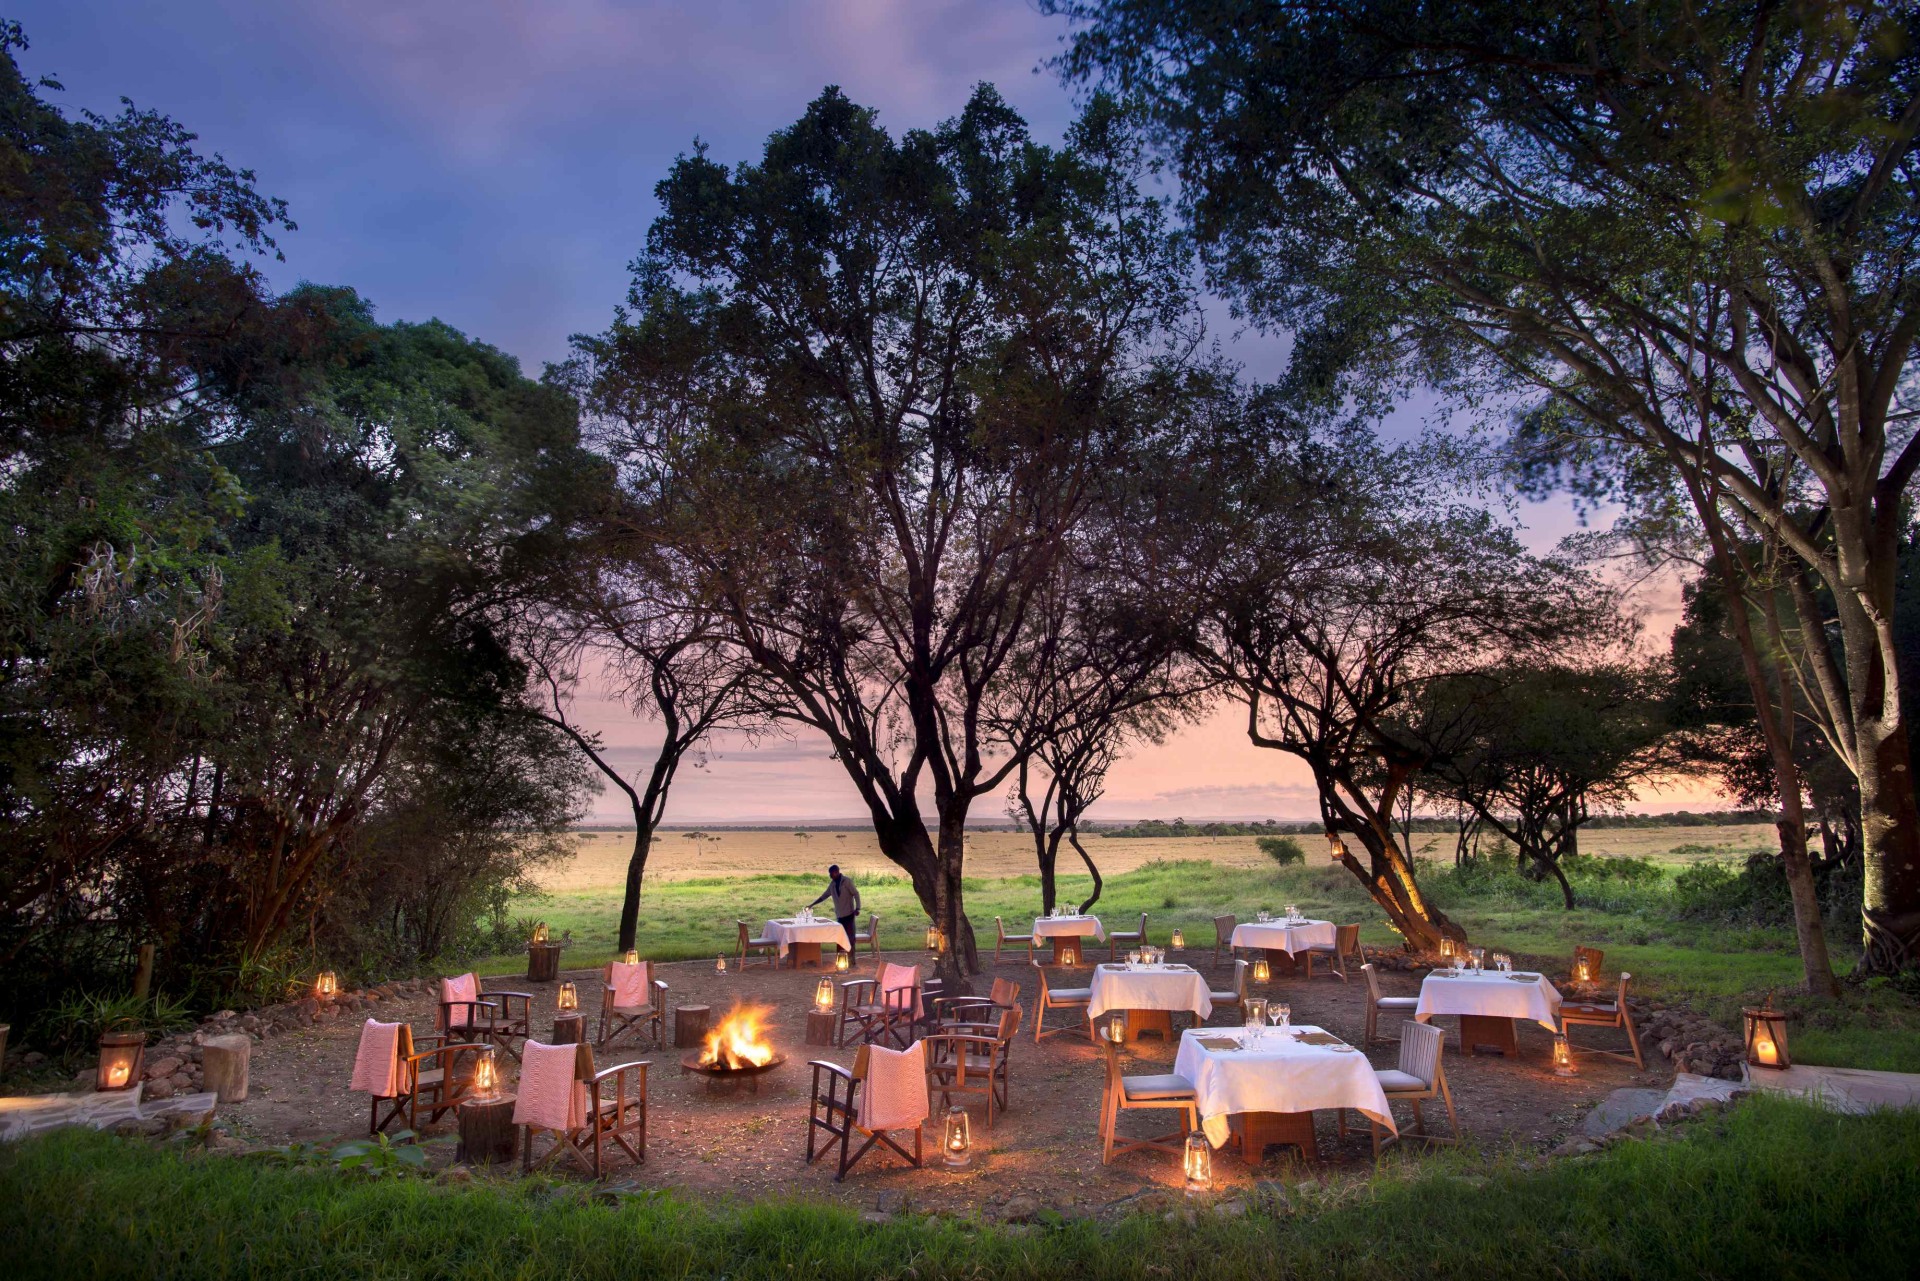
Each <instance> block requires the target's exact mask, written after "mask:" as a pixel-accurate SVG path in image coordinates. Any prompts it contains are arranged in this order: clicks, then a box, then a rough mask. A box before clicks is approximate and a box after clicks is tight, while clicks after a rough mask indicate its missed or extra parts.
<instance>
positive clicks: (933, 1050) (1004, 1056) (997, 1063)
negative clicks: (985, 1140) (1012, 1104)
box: [923, 1005, 1020, 1130]
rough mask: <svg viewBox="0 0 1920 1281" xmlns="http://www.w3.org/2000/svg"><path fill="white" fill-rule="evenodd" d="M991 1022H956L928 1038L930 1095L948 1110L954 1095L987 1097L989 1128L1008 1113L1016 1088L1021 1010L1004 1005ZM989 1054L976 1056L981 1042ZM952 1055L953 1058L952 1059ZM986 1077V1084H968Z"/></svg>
mask: <svg viewBox="0 0 1920 1281" xmlns="http://www.w3.org/2000/svg"><path fill="white" fill-rule="evenodd" d="M999 1008H1000V1014H999V1016H998V1017H997V1018H995V1019H993V1020H991V1021H984V1022H979V1023H953V1024H949V1025H946V1026H943V1027H942V1028H941V1030H940V1031H939V1032H937V1033H935V1034H934V1035H932V1036H929V1037H926V1038H925V1039H924V1041H923V1044H925V1045H926V1047H927V1093H928V1095H929V1096H932V1095H933V1094H934V1093H936V1092H937V1093H938V1094H939V1095H940V1106H941V1107H943V1108H944V1107H947V1106H948V1105H949V1104H950V1103H951V1102H952V1099H951V1095H953V1094H984V1096H985V1097H986V1100H987V1128H988V1129H989V1130H991V1129H992V1128H993V1118H994V1114H995V1112H996V1111H1000V1112H1004V1111H1006V1110H1007V1100H1008V1097H1009V1095H1010V1092H1011V1091H1012V1089H1013V1042H1014V1038H1015V1037H1017V1036H1019V1034H1020V1007H1019V1006H1017V1005H1014V1006H1002V1007H999ZM983 1042H984V1043H985V1044H986V1045H987V1046H988V1047H989V1049H988V1051H987V1052H986V1053H984V1054H982V1053H977V1052H976V1050H977V1049H978V1047H979V1043H983ZM949 1055H951V1057H949ZM980 1077H984V1078H985V1081H984V1084H974V1085H969V1084H968V1081H969V1079H977V1078H980Z"/></svg>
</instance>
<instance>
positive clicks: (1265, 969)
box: [1253, 956, 1273, 983]
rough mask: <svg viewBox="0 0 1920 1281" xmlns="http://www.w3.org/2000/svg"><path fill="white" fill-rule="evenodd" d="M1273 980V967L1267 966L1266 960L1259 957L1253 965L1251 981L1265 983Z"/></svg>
mask: <svg viewBox="0 0 1920 1281" xmlns="http://www.w3.org/2000/svg"><path fill="white" fill-rule="evenodd" d="M1272 978H1273V967H1272V966H1271V965H1268V964H1267V958H1266V957H1264V956H1263V957H1261V958H1260V959H1259V960H1257V961H1255V962H1254V963H1253V981H1254V982H1255V983H1266V982H1268V981H1270V980H1271V979H1272Z"/></svg>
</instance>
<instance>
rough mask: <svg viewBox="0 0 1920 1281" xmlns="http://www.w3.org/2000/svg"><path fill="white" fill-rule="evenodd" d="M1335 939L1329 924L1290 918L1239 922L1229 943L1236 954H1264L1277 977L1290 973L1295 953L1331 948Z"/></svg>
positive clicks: (1308, 918) (1335, 935)
mask: <svg viewBox="0 0 1920 1281" xmlns="http://www.w3.org/2000/svg"><path fill="white" fill-rule="evenodd" d="M1336 937H1337V934H1336V931H1335V928H1334V924H1333V922H1332V921H1316V920H1313V919H1312V918H1310V917H1294V918H1293V919H1291V920H1278V921H1246V922H1243V923H1241V924H1239V925H1236V926H1234V927H1233V935H1232V937H1231V938H1230V939H1229V942H1230V943H1231V944H1232V946H1233V947H1234V949H1235V950H1236V951H1238V950H1241V949H1245V950H1248V951H1264V952H1265V953H1266V954H1267V966H1268V969H1269V970H1270V971H1271V972H1272V973H1273V974H1276V975H1279V974H1291V973H1293V958H1294V955H1295V954H1296V953H1299V952H1304V951H1306V950H1307V949H1308V948H1310V947H1332V946H1333V944H1334V940H1335V938H1336Z"/></svg>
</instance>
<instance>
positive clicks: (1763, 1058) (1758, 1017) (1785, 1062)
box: [1740, 996, 1793, 1068]
mask: <svg viewBox="0 0 1920 1281" xmlns="http://www.w3.org/2000/svg"><path fill="white" fill-rule="evenodd" d="M1740 1014H1741V1017H1742V1018H1744V1019H1745V1020H1746V1024H1747V1065H1748V1066H1749V1067H1763V1068H1789V1067H1792V1066H1793V1060H1792V1059H1790V1058H1788V1057H1787V1015H1786V1012H1785V1011H1784V1010H1776V1009H1774V1008H1773V998H1772V997H1771V996H1769V997H1768V998H1767V1001H1766V1004H1765V1005H1763V1006H1762V1007H1761V1008H1760V1009H1757V1010H1742V1011H1740Z"/></svg>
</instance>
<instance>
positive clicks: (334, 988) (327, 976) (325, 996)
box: [313, 970, 340, 1001]
mask: <svg viewBox="0 0 1920 1281" xmlns="http://www.w3.org/2000/svg"><path fill="white" fill-rule="evenodd" d="M313 994H314V995H315V996H317V997H319V998H320V999H321V1000H323V1001H331V1000H332V999H333V998H334V997H336V996H338V995H340V980H339V978H338V977H337V976H335V974H334V972H333V971H332V970H321V971H320V977H319V978H317V979H315V980H314V981H313Z"/></svg>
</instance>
